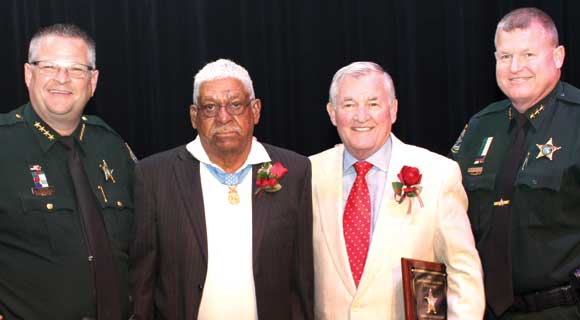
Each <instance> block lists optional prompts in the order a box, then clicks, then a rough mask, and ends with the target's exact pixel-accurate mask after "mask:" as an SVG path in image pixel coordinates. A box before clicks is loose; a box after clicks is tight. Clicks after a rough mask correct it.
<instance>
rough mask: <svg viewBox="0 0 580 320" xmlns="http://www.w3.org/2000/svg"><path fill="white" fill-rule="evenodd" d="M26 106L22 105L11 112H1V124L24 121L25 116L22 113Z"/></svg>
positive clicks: (7, 124)
mask: <svg viewBox="0 0 580 320" xmlns="http://www.w3.org/2000/svg"><path fill="white" fill-rule="evenodd" d="M23 110H24V107H20V108H18V109H16V110H12V111H10V112H9V113H1V114H0V126H9V125H13V124H16V123H19V122H24V116H23V115H22V114H23V113H22V112H23Z"/></svg>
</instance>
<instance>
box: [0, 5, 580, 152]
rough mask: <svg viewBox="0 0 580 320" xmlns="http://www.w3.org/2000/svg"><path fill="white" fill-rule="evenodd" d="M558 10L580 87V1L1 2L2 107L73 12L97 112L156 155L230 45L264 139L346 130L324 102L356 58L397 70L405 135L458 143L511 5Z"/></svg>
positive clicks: (184, 123)
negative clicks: (40, 42) (202, 73)
mask: <svg viewBox="0 0 580 320" xmlns="http://www.w3.org/2000/svg"><path fill="white" fill-rule="evenodd" d="M521 6H537V7H539V8H541V9H543V10H545V11H546V12H547V13H548V14H550V15H551V16H552V17H553V18H554V20H555V21H556V24H557V26H558V29H559V31H560V39H561V42H562V43H563V44H564V45H565V47H566V50H567V52H566V53H567V54H566V60H565V64H564V73H563V79H564V80H566V81H568V82H570V83H572V84H575V85H580V64H579V63H580V57H579V54H580V48H579V46H580V30H579V28H580V1H578V0H570V1H558V0H545V1H508V0H503V1H501V0H479V1H476V0H473V1H464V0H447V1H444V0H373V1H370V0H368V1H365V0H360V1H357V0H239V1H233V0H37V1H33V0H0V39H1V42H2V43H3V47H2V49H1V50H0V63H1V65H0V66H1V67H0V70H1V72H0V112H8V111H9V110H11V109H13V108H15V107H17V106H19V105H21V104H23V103H25V102H26V101H27V99H28V98H27V91H26V87H25V85H24V80H23V64H24V62H25V61H26V56H27V50H28V49H27V45H28V41H29V38H30V36H31V35H32V34H33V33H34V32H35V31H36V30H37V29H38V28H39V27H40V26H44V25H48V24H52V23H56V22H73V23H76V24H78V25H79V26H81V27H82V28H84V29H86V30H87V31H88V32H89V33H90V34H92V35H93V36H94V38H95V40H96V42H97V66H98V68H99V70H100V76H99V83H98V87H97V91H96V94H95V97H94V98H93V100H92V101H91V102H90V103H89V105H88V106H87V110H86V112H87V113H89V114H97V115H99V116H101V117H102V118H104V119H105V121H107V122H108V123H109V124H110V125H111V126H112V127H113V128H115V129H116V130H117V131H118V132H119V133H120V134H121V135H122V136H123V137H124V138H125V139H126V140H127V141H128V142H129V143H130V144H131V146H132V147H133V149H134V151H135V153H136V154H137V156H138V157H144V156H147V155H150V154H152V153H156V152H159V151H162V150H165V149H168V148H171V147H174V146H177V145H179V144H183V143H186V142H188V141H190V140H191V139H193V137H194V136H195V132H194V130H193V129H192V128H191V125H190V122H189V115H188V107H189V105H190V104H191V100H192V97H191V95H192V91H193V89H192V77H193V75H194V74H195V73H196V72H197V70H199V69H200V68H201V67H202V66H203V65H204V64H205V63H207V62H209V61H212V60H215V59H216V58H220V57H227V58H231V59H233V60H234V61H236V62H238V63H240V64H241V65H243V66H245V67H246V68H247V69H248V71H249V72H250V75H251V76H252V79H253V80H254V88H255V91H256V95H257V97H259V98H261V99H262V105H263V109H262V119H261V122H260V124H259V125H258V126H257V128H256V132H255V135H256V136H257V137H258V138H259V139H260V140H262V141H265V142H269V143H273V144H276V145H280V146H283V147H286V148H289V149H293V150H295V151H297V152H300V153H302V154H305V155H310V154H313V153H316V152H318V151H321V150H323V149H326V148H328V147H331V146H332V145H334V144H335V143H337V142H338V136H337V134H336V131H335V129H334V127H333V126H332V125H331V124H330V121H329V120H328V116H327V114H326V111H325V104H326V101H327V99H328V86H329V85H330V80H331V77H332V75H333V73H334V72H335V71H336V70H337V69H338V68H339V67H342V66H344V65H346V64H348V63H350V62H352V61H356V60H371V61H375V62H378V63H379V64H381V65H382V66H383V67H384V68H385V69H386V70H387V71H388V72H389V73H390V74H391V75H392V76H393V78H394V81H395V87H396V89H397V96H398V98H399V113H398V119H397V122H396V124H395V126H394V128H393V131H394V132H395V133H396V134H397V135H398V136H399V137H400V138H402V139H403V140H404V141H406V142H409V143H413V144H417V145H420V146H424V147H427V148H430V149H432V150H434V151H437V152H440V153H446V152H447V150H449V147H450V146H451V145H452V144H453V142H454V140H455V138H456V137H457V135H458V134H459V132H460V131H461V129H462V128H463V125H464V124H465V122H466V121H467V120H468V119H469V117H470V116H471V115H473V114H474V113H475V112H476V111H477V110H479V109H481V108H482V107H483V106H484V105H486V104H487V103H490V102H491V101H494V100H498V99H500V98H502V94H501V92H500V91H499V90H498V89H497V86H496V84H495V75H494V58H493V51H494V49H493V39H492V38H493V34H494V31H495V30H494V28H495V24H496V23H497V21H498V20H499V19H500V18H501V16H503V15H504V14H505V13H507V12H508V11H509V10H511V9H513V8H516V7H521Z"/></svg>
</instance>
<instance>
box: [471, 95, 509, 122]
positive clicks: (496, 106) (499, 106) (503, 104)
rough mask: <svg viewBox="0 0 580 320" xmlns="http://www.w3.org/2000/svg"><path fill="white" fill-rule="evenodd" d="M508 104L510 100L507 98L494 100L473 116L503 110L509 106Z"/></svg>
mask: <svg viewBox="0 0 580 320" xmlns="http://www.w3.org/2000/svg"><path fill="white" fill-rule="evenodd" d="M510 104H511V102H510V101H509V100H507V99H505V100H501V101H497V102H494V103H492V104H490V105H488V106H487V107H485V108H483V109H482V110H481V111H479V112H478V113H476V114H475V115H473V118H474V119H475V118H481V117H484V116H486V115H488V114H492V113H497V112H503V111H505V110H506V109H507V108H508V107H509V106H510Z"/></svg>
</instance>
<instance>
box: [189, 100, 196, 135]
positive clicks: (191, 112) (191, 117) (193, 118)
mask: <svg viewBox="0 0 580 320" xmlns="http://www.w3.org/2000/svg"><path fill="white" fill-rule="evenodd" d="M189 120H190V121H191V126H192V127H193V128H194V129H197V106H196V105H195V104H192V105H191V106H189Z"/></svg>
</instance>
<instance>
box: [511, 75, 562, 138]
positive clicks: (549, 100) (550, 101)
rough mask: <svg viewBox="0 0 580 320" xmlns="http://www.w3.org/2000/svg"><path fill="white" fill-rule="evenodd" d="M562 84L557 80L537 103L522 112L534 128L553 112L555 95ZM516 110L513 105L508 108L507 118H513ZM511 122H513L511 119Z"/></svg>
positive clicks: (560, 89) (559, 90)
mask: <svg viewBox="0 0 580 320" xmlns="http://www.w3.org/2000/svg"><path fill="white" fill-rule="evenodd" d="M562 90H563V89H562V84H561V83H560V82H558V84H557V85H556V87H554V89H553V90H552V91H551V92H550V93H549V94H548V95H547V96H545V97H544V98H543V99H542V100H540V101H539V102H538V103H536V104H535V105H533V106H532V107H531V108H528V110H526V112H524V116H525V117H526V119H528V122H529V123H530V124H531V126H532V127H533V128H534V129H536V130H537V129H538V128H539V127H540V125H541V124H542V122H543V121H544V119H546V118H547V116H548V115H549V114H551V113H553V112H554V109H555V104H556V96H557V95H558V94H559V93H560V92H561V91H562ZM516 112H517V110H516V109H514V107H513V105H511V106H510V107H509V108H508V119H509V120H515V115H516ZM512 123H515V122H513V121H512Z"/></svg>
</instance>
